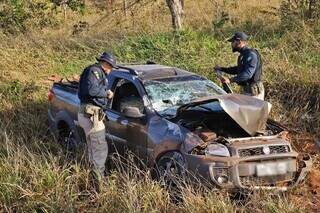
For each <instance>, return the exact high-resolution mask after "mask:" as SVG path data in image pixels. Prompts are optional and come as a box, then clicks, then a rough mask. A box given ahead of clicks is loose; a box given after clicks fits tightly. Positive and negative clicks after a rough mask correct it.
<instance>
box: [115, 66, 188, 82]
mask: <svg viewBox="0 0 320 213" xmlns="http://www.w3.org/2000/svg"><path fill="white" fill-rule="evenodd" d="M125 67H126V68H129V69H131V72H130V73H131V74H133V75H137V76H138V77H139V78H140V79H141V80H151V79H157V78H167V77H175V76H186V75H194V73H191V72H188V71H185V70H182V69H179V68H176V67H169V66H164V65H159V64H144V65H126V66H125ZM119 71H124V72H128V70H126V69H124V68H122V67H121V68H119Z"/></svg>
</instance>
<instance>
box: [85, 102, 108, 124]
mask: <svg viewBox="0 0 320 213" xmlns="http://www.w3.org/2000/svg"><path fill="white" fill-rule="evenodd" d="M79 113H81V114H83V115H84V117H87V118H90V119H91V120H92V121H93V122H96V121H102V120H103V119H104V118H105V113H104V112H103V110H102V108H101V107H98V106H95V105H93V104H81V105H80V108H79Z"/></svg>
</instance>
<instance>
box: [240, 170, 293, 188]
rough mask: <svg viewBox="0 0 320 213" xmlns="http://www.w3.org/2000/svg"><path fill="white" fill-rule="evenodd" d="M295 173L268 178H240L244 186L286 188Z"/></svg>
mask: <svg viewBox="0 0 320 213" xmlns="http://www.w3.org/2000/svg"><path fill="white" fill-rule="evenodd" d="M294 175H295V173H294V172H292V173H288V174H285V175H277V176H266V177H256V176H246V177H240V182H241V184H242V185H243V186H246V187H253V186H269V187H272V186H279V185H281V184H282V186H286V185H287V184H288V183H290V181H291V180H293V178H294Z"/></svg>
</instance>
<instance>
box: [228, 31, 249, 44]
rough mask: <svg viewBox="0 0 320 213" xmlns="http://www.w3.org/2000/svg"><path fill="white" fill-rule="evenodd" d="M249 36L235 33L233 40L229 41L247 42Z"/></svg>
mask: <svg viewBox="0 0 320 213" xmlns="http://www.w3.org/2000/svg"><path fill="white" fill-rule="evenodd" d="M248 38H249V36H248V35H247V34H245V33H244V32H235V33H234V34H233V36H232V37H231V38H229V39H228V40H227V41H229V42H233V41H235V40H241V41H247V40H248Z"/></svg>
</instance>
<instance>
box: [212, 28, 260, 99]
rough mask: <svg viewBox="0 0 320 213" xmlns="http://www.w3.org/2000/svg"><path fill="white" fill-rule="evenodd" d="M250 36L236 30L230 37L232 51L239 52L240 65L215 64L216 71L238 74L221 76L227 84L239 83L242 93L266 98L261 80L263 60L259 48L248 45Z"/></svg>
mask: <svg viewBox="0 0 320 213" xmlns="http://www.w3.org/2000/svg"><path fill="white" fill-rule="evenodd" d="M247 40H248V36H247V35H246V34H245V33H244V32H236V33H234V34H233V36H232V37H231V38H230V39H228V41H229V42H231V47H232V52H239V53H240V55H239V57H238V65H237V66H234V67H220V66H215V68H214V69H215V70H216V71H221V72H225V73H228V74H232V75H236V76H235V77H232V78H226V77H221V78H220V79H221V82H222V83H225V84H230V83H237V84H238V85H240V86H241V89H242V94H245V95H250V96H254V97H256V98H259V99H261V100H263V99H264V87H263V84H262V82H261V75H262V61H261V57H260V54H259V52H258V51H257V50H255V49H251V48H249V47H248V46H247Z"/></svg>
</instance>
